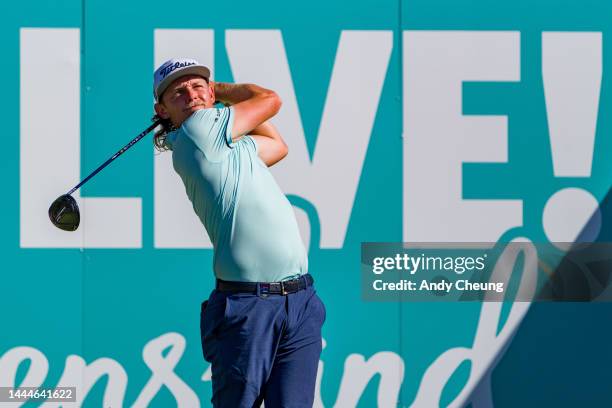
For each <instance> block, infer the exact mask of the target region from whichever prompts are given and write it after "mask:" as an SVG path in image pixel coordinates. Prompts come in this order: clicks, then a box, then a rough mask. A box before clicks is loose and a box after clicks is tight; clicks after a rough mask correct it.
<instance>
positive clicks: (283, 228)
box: [166, 107, 308, 282]
mask: <svg viewBox="0 0 612 408" xmlns="http://www.w3.org/2000/svg"><path fill="white" fill-rule="evenodd" d="M233 120H234V110H233V108H232V107H229V108H221V109H217V108H211V109H201V110H198V111H196V112H194V113H193V114H192V115H191V116H190V117H189V118H188V119H187V120H186V121H185V122H183V125H182V126H181V128H180V129H178V130H176V131H174V132H171V133H170V134H169V135H168V137H167V138H166V143H167V144H168V147H169V148H170V149H171V150H172V163H173V166H174V169H175V170H176V172H177V173H178V174H179V175H180V177H181V179H182V180H183V184H184V185H185V191H186V192H187V196H188V197H189V200H191V203H192V205H193V209H194V210H195V212H196V214H197V215H198V217H199V218H200V220H201V221H202V224H203V225H204V227H205V228H206V231H207V232H208V235H209V237H210V239H211V241H212V243H213V246H214V262H213V269H214V272H215V275H216V277H217V278H219V279H223V280H229V281H243V282H275V281H281V280H283V279H286V278H289V277H292V276H295V275H302V274H305V273H307V271H308V257H307V254H306V250H305V248H304V245H303V243H302V239H301V236H300V233H299V230H298V226H297V221H296V219H295V214H294V212H293V208H292V206H291V204H290V203H289V200H287V197H285V194H284V193H283V192H282V191H281V189H280V187H279V186H278V184H277V183H276V181H275V180H274V178H273V177H272V174H271V173H270V171H269V170H268V167H267V166H266V165H265V163H263V162H262V161H261V159H260V158H259V156H258V155H257V143H256V141H255V140H254V139H253V138H251V137H250V136H244V137H242V138H241V139H239V140H238V141H237V142H235V143H233V142H232V136H231V130H232V125H233ZM167 216H169V217H171V216H172V214H168V215H167Z"/></svg>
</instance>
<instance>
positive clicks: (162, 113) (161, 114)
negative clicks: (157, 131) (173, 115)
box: [154, 103, 170, 119]
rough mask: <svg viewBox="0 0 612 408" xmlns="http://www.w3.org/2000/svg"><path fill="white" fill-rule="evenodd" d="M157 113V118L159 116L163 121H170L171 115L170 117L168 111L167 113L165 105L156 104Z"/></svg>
mask: <svg viewBox="0 0 612 408" xmlns="http://www.w3.org/2000/svg"><path fill="white" fill-rule="evenodd" d="M154 108H155V113H157V116H159V117H160V118H162V119H169V118H170V115H168V111H166V108H164V105H162V104H161V103H156V104H155V106H154Z"/></svg>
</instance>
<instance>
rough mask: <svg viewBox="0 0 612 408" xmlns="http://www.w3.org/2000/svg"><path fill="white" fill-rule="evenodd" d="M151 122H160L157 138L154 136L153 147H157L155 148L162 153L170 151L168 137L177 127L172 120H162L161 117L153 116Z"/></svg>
mask: <svg viewBox="0 0 612 408" xmlns="http://www.w3.org/2000/svg"><path fill="white" fill-rule="evenodd" d="M151 121H153V122H157V121H159V122H160V124H159V126H158V127H157V129H159V130H156V131H155V136H153V146H155V148H156V149H157V150H158V151H160V152H164V151H166V150H169V148H168V145H167V144H166V137H167V136H168V133H170V132H172V131H174V130H176V127H175V126H174V125H173V124H172V122H171V121H170V119H162V118H160V117H159V115H153V117H152V118H151Z"/></svg>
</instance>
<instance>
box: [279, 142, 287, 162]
mask: <svg viewBox="0 0 612 408" xmlns="http://www.w3.org/2000/svg"><path fill="white" fill-rule="evenodd" d="M288 154H289V146H287V143H285V142H283V143H282V146H281V148H280V152H279V156H280V159H279V160H282V159H284V158H285V157H287V155H288Z"/></svg>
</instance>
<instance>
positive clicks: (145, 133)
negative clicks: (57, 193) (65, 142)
mask: <svg viewBox="0 0 612 408" xmlns="http://www.w3.org/2000/svg"><path fill="white" fill-rule="evenodd" d="M160 123H161V120H157V121H155V122H154V123H153V124H152V125H151V126H149V127H148V128H146V129H145V130H144V131H143V132H142V133H141V134H139V135H138V136H136V137H135V138H134V139H132V140H131V141H130V142H129V143H128V144H126V145H125V146H123V147H122V148H121V150H119V151H118V152H117V153H115V154H114V155H113V156H112V157H111V158H109V159H108V160H107V161H105V162H104V163H102V165H101V166H100V167H98V168H97V169H95V170H94V171H93V172H92V173H91V174H90V175H89V176H87V177H85V178H84V179H83V180H82V181H81V182H80V183H79V184H77V185H76V186H74V187H73V188H72V190H70V191H69V192H68V193H67V194H68V195H70V194H72V193H74V192H75V191H77V190H78V189H79V187H81V186H82V185H83V184H85V183H87V181H88V180H89V179H90V178H92V177H93V176H95V175H96V174H98V173H99V172H100V170H102V169H103V168H105V167H106V166H108V165H109V164H110V162H112V161H113V160H115V159H116V158H117V157H119V156H121V155H122V154H123V153H124V152H125V151H126V150H127V149H129V148H130V147H132V146H134V145H135V144H136V143H137V142H138V141H139V140H140V139H142V138H143V137H145V136H146V135H147V133H149V132H150V131H152V130H153V129H155V128H156V127H157V126H158V125H159V124H160Z"/></svg>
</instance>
